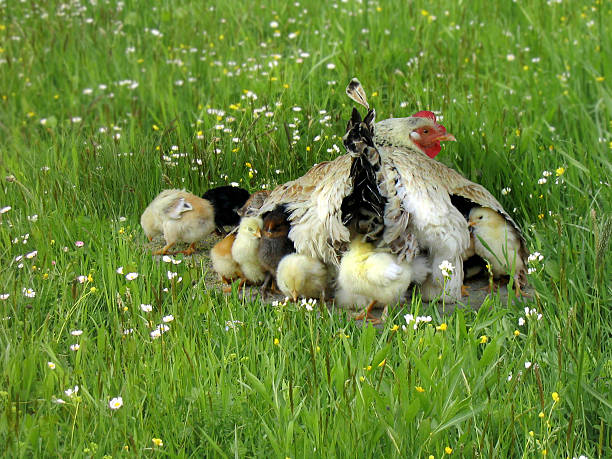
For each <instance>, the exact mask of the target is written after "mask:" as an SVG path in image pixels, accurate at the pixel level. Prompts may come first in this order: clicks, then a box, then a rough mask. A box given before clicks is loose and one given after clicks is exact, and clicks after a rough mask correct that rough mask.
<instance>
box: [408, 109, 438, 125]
mask: <svg viewBox="0 0 612 459" xmlns="http://www.w3.org/2000/svg"><path fill="white" fill-rule="evenodd" d="M412 116H416V117H417V118H429V119H430V120H432V121H433V122H434V123H435V122H436V115H435V114H434V112H430V111H427V110H424V111H422V112H418V113H415V114H414V115H412Z"/></svg>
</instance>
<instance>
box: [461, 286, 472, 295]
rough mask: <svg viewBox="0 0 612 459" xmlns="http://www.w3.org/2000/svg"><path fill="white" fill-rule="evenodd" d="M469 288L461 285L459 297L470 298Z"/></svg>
mask: <svg viewBox="0 0 612 459" xmlns="http://www.w3.org/2000/svg"><path fill="white" fill-rule="evenodd" d="M469 290H470V287H468V286H467V285H465V284H463V285H462V286H461V296H470V292H469Z"/></svg>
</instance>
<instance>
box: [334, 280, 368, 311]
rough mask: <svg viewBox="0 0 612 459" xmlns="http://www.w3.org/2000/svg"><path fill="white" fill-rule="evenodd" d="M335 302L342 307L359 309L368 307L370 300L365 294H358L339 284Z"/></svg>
mask: <svg viewBox="0 0 612 459" xmlns="http://www.w3.org/2000/svg"><path fill="white" fill-rule="evenodd" d="M334 304H336V305H337V306H340V307H342V308H349V309H352V310H358V309H361V308H365V307H367V306H368V305H369V304H370V300H368V299H367V298H366V297H365V296H363V295H358V294H356V293H354V292H352V291H350V290H346V289H345V288H343V287H342V286H341V285H338V286H337V288H336V293H335V295H334Z"/></svg>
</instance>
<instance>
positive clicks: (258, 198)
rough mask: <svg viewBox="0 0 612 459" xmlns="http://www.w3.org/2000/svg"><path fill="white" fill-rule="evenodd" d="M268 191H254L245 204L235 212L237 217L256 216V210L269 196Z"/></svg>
mask: <svg viewBox="0 0 612 459" xmlns="http://www.w3.org/2000/svg"><path fill="white" fill-rule="evenodd" d="M270 193H271V192H270V190H260V191H256V192H255V193H253V194H252V195H251V197H250V198H249V199H247V202H245V203H244V205H243V206H242V207H241V208H240V209H238V210H237V211H236V213H237V214H238V215H240V216H241V217H253V216H255V215H257V214H258V213H259V212H258V210H259V209H261V206H263V204H264V202H265V201H266V199H268V196H270Z"/></svg>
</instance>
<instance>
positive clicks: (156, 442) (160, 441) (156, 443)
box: [153, 438, 164, 446]
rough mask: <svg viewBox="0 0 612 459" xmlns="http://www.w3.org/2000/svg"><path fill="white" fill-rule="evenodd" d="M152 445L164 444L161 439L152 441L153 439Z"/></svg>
mask: <svg viewBox="0 0 612 459" xmlns="http://www.w3.org/2000/svg"><path fill="white" fill-rule="evenodd" d="M153 444H154V445H155V446H164V442H163V441H162V439H161V438H154V439H153Z"/></svg>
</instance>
